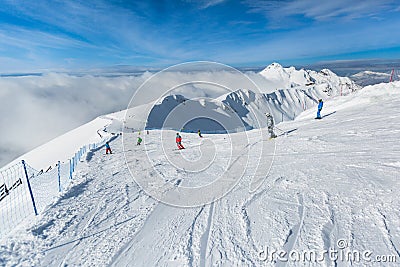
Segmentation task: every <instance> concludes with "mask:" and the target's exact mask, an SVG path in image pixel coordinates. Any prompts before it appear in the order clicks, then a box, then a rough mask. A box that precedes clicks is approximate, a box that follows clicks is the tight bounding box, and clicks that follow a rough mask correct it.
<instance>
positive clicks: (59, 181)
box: [57, 161, 61, 192]
mask: <svg viewBox="0 0 400 267" xmlns="http://www.w3.org/2000/svg"><path fill="white" fill-rule="evenodd" d="M57 167H58V168H57V174H58V175H57V176H58V192H61V174H60V161H58V166H57Z"/></svg>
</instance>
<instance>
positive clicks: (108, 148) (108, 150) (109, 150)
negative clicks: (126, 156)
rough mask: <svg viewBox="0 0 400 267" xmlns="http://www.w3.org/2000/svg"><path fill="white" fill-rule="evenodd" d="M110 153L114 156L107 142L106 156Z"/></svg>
mask: <svg viewBox="0 0 400 267" xmlns="http://www.w3.org/2000/svg"><path fill="white" fill-rule="evenodd" d="M108 152H110V154H112V152H111V147H110V144H109V143H108V142H106V154H108Z"/></svg>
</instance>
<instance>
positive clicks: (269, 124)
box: [265, 113, 276, 139]
mask: <svg viewBox="0 0 400 267" xmlns="http://www.w3.org/2000/svg"><path fill="white" fill-rule="evenodd" d="M265 115H266V116H267V128H268V133H269V139H272V138H275V137H276V134H275V133H274V127H275V124H274V118H273V117H272V115H271V114H270V113H266V114H265Z"/></svg>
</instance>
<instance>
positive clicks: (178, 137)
mask: <svg viewBox="0 0 400 267" xmlns="http://www.w3.org/2000/svg"><path fill="white" fill-rule="evenodd" d="M323 106H324V102H323V101H322V99H319V100H318V110H317V117H316V118H315V119H322V117H321V110H322V107H323ZM265 115H266V116H267V129H268V134H269V138H270V139H272V138H276V137H277V135H276V134H275V132H274V129H275V128H276V127H275V123H274V118H273V117H272V115H271V114H270V113H266V114H265ZM147 134H149V131H147ZM197 134H198V135H199V137H200V138H202V137H203V136H202V134H201V131H200V130H198V131H197ZM142 141H143V139H142V138H141V137H140V132H139V136H138V138H137V142H136V145H138V146H139V145H140V144H141V143H142ZM175 142H176V145H177V146H178V149H185V147H184V146H183V145H182V136H181V135H180V134H179V133H176V137H175ZM105 147H106V154H108V152H110V154H112V152H111V147H110V144H109V142H106V145H105Z"/></svg>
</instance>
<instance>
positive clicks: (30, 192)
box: [22, 160, 38, 215]
mask: <svg viewBox="0 0 400 267" xmlns="http://www.w3.org/2000/svg"><path fill="white" fill-rule="evenodd" d="M22 166H24V171H25V177H26V183H27V184H28V189H29V194H30V195H31V200H32V205H33V210H34V211H35V215H38V212H37V209H36V204H35V199H34V198H33V193H32V188H31V184H30V183H29V177H28V172H27V171H26V166H25V160H22Z"/></svg>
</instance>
